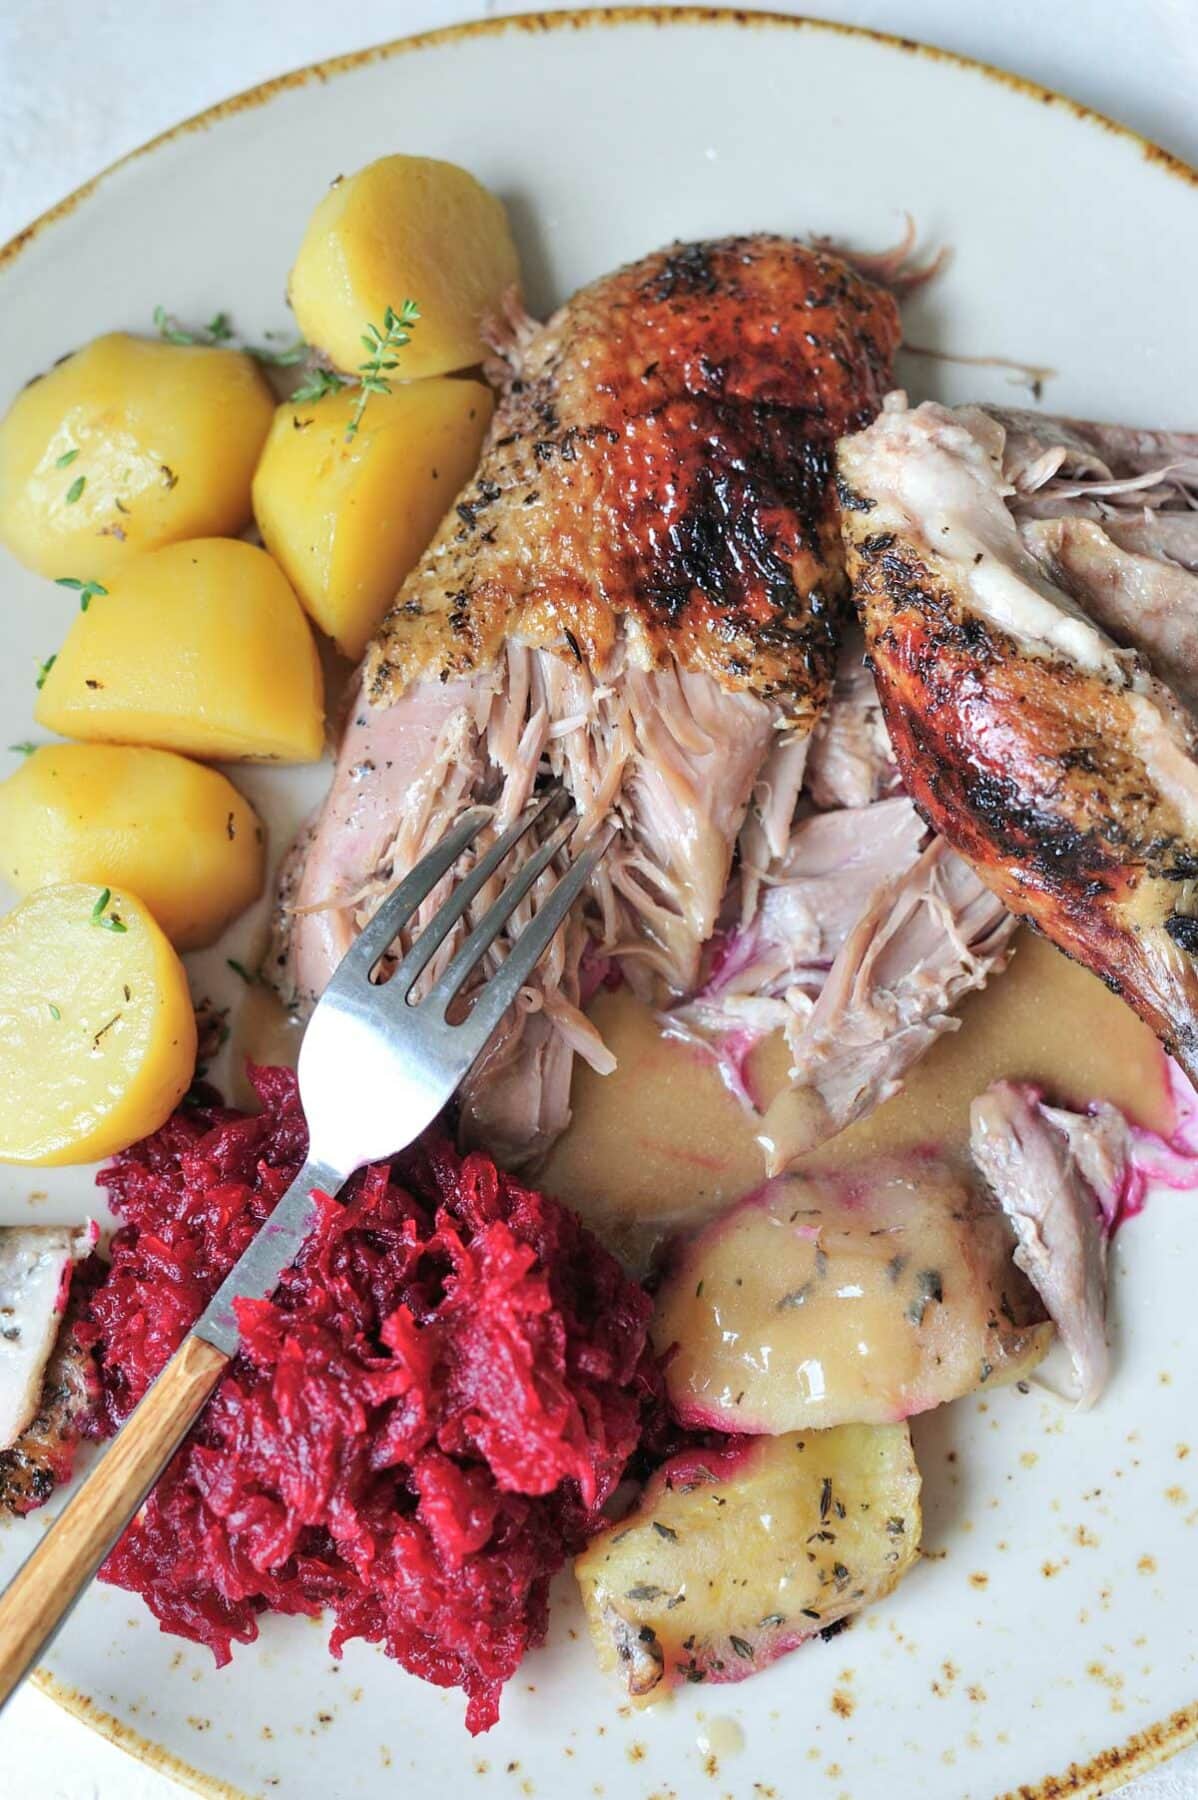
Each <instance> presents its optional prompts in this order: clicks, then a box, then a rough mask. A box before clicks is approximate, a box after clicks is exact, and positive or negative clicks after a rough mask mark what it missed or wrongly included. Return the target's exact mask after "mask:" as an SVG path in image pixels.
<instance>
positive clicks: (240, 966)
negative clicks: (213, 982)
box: [225, 956, 258, 987]
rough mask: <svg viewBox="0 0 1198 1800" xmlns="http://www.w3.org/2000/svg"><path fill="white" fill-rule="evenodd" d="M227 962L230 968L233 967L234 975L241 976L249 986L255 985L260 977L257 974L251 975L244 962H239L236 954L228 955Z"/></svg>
mask: <svg viewBox="0 0 1198 1800" xmlns="http://www.w3.org/2000/svg"><path fill="white" fill-rule="evenodd" d="M225 963H226V966H227V967H228V968H230V969H232V971H233V973H234V975H240V976H241V979H242V980H243V981H244V982H245V985H246V986H247V987H253V985H254V983H255V982H256V981H257V979H258V977H257V975H251V974H250V971H249V970H248V969H247V968H246V966H245V964H244V963H239V962H238V960H237V958H236V957H235V956H226V958H225Z"/></svg>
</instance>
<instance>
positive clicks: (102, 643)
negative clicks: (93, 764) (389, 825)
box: [34, 538, 324, 762]
mask: <svg viewBox="0 0 1198 1800" xmlns="http://www.w3.org/2000/svg"><path fill="white" fill-rule="evenodd" d="M323 708H324V684H323V678H322V676H321V672H320V662H319V659H318V657H317V654H316V645H315V643H314V642H313V638H312V632H311V629H310V627H309V625H308V621H307V619H305V617H304V614H303V610H302V608H301V607H300V604H299V602H298V600H297V599H296V597H295V595H294V593H293V592H292V590H291V586H290V584H289V582H288V580H287V577H286V576H285V575H284V574H283V572H282V570H281V569H280V568H279V567H278V565H277V564H276V563H275V562H274V561H272V559H271V558H270V557H269V556H268V555H267V554H266V552H265V550H258V549H256V548H255V547H254V545H252V544H243V543H238V542H234V541H233V540H231V539H228V538H197V539H195V540H193V541H192V542H189V543H186V544H171V545H168V546H167V547H166V548H165V549H163V550H152V551H150V552H148V553H147V554H146V555H145V556H139V557H136V558H134V559H131V560H130V562H129V563H128V565H127V566H126V567H125V568H123V569H122V570H121V572H120V574H119V575H114V576H112V577H111V578H110V583H109V588H108V592H107V594H106V595H105V596H104V597H103V598H101V599H94V600H93V601H92V602H91V605H90V606H89V607H88V609H87V611H86V612H80V613H78V614H77V615H76V617H75V621H74V623H73V625H72V626H71V629H70V631H69V632H68V634H67V637H66V641H65V643H64V644H63V646H62V648H61V650H60V651H59V652H58V655H57V657H56V658H55V661H54V663H53V666H52V667H51V668H50V670H49V672H48V673H47V675H46V678H45V682H44V685H43V687H42V690H41V693H40V694H39V695H38V698H37V705H36V707H35V709H34V712H35V716H36V718H37V720H38V723H39V724H41V725H44V726H46V727H47V729H48V730H50V731H57V732H61V734H62V735H63V736H64V737H76V738H87V739H91V740H95V741H100V742H107V743H122V744H129V743H133V744H154V745H157V746H158V747H159V748H160V749H164V750H182V751H185V752H188V753H190V754H191V755H193V756H201V757H210V758H213V759H221V760H225V761H232V760H237V759H243V760H250V761H257V762H270V761H273V762H314V761H316V759H317V758H318V757H319V756H320V753H321V749H322V746H323V743H324V723H323Z"/></svg>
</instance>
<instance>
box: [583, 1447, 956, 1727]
mask: <svg viewBox="0 0 1198 1800" xmlns="http://www.w3.org/2000/svg"><path fill="white" fill-rule="evenodd" d="M919 1488H920V1482H919V1470H918V1469H917V1468H916V1466H915V1458H914V1456H913V1455H912V1452H911V1438H910V1435H909V1433H908V1431H907V1427H906V1426H905V1425H842V1426H839V1427H838V1428H837V1429H836V1430H833V1431H808V1432H804V1433H792V1434H788V1435H786V1436H783V1437H774V1438H762V1439H759V1440H758V1441H757V1442H755V1443H751V1444H749V1445H748V1446H742V1447H740V1448H737V1449H732V1450H724V1451H720V1452H706V1451H693V1450H688V1451H684V1452H683V1454H682V1455H680V1456H676V1457H674V1458H672V1459H671V1461H669V1462H667V1463H665V1464H664V1465H663V1466H662V1467H661V1468H660V1469H658V1470H657V1472H656V1474H655V1475H654V1476H653V1478H652V1480H651V1481H650V1482H649V1484H648V1486H647V1487H646V1489H645V1492H644V1494H643V1495H642V1497H641V1500H640V1504H639V1505H638V1506H637V1507H636V1508H635V1510H634V1511H633V1512H632V1513H630V1514H629V1515H628V1517H627V1518H625V1519H621V1520H620V1521H619V1523H618V1524H615V1525H612V1526H609V1527H608V1529H607V1530H605V1531H602V1532H600V1533H599V1535H598V1536H597V1537H595V1538H593V1539H592V1540H591V1542H590V1543H589V1544H588V1545H587V1547H586V1549H585V1550H584V1551H583V1553H582V1555H581V1556H580V1557H579V1558H578V1559H577V1561H576V1562H575V1564H574V1572H575V1575H576V1576H577V1578H578V1585H579V1587H580V1588H581V1590H582V1598H583V1604H584V1605H585V1607H586V1613H587V1623H588V1625H589V1627H590V1631H591V1636H592V1639H593V1640H594V1644H595V1649H596V1651H597V1653H598V1656H599V1661H600V1663H601V1664H602V1665H603V1667H604V1668H605V1669H607V1670H608V1671H610V1672H614V1673H617V1674H618V1675H619V1676H620V1677H621V1679H622V1680H623V1682H624V1684H625V1686H626V1687H627V1690H628V1695H629V1698H630V1699H631V1700H632V1701H633V1703H634V1704H638V1705H644V1704H645V1703H646V1702H648V1701H650V1700H656V1699H658V1698H660V1696H661V1695H662V1693H663V1692H664V1691H665V1690H667V1689H668V1688H670V1687H673V1686H675V1685H676V1684H678V1683H679V1682H682V1681H687V1682H696V1681H708V1682H724V1681H743V1680H744V1679H745V1677H746V1676H747V1675H752V1674H753V1673H754V1672H755V1671H756V1670H757V1669H760V1668H764V1667H765V1665H766V1664H767V1663H771V1662H773V1661H774V1660H775V1659H776V1658H777V1657H779V1656H782V1655H784V1654H785V1652H786V1651H788V1650H793V1649H794V1648H795V1647H796V1646H797V1645H799V1644H801V1643H802V1642H803V1641H804V1639H806V1638H809V1637H812V1636H814V1634H815V1633H816V1632H817V1631H823V1630H824V1629H825V1628H826V1627H827V1626H829V1625H834V1624H835V1623H836V1622H837V1620H839V1619H844V1618H847V1617H848V1615H849V1614H850V1613H854V1612H857V1611H858V1610H859V1609H860V1608H861V1607H862V1606H865V1605H867V1604H868V1603H869V1602H870V1601H871V1600H877V1599H880V1598H881V1597H882V1595H884V1594H888V1593H889V1592H890V1590H891V1589H892V1588H893V1587H894V1586H895V1584H896V1583H897V1582H898V1581H899V1580H901V1578H902V1577H903V1575H905V1574H906V1572H907V1570H908V1569H909V1568H910V1566H911V1564H912V1562H913V1561H914V1560H915V1556H916V1554H917V1552H918V1549H919V1538H920V1532H921V1529H922V1521H921V1517H920V1508H919Z"/></svg>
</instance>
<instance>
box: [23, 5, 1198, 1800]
mask: <svg viewBox="0 0 1198 1800" xmlns="http://www.w3.org/2000/svg"><path fill="white" fill-rule="evenodd" d="M554 3H555V0H544V4H546V5H552V4H554ZM562 3H563V0H556V4H558V5H561V4H562ZM527 4H528V6H529V7H531V6H533V5H535V4H536V0H527ZM756 4H757V5H759V6H764V5H766V4H768V0H756ZM802 5H803V0H794V6H793V7H792V8H790V9H788V8H786V7H783V6H778V7H776V8H775V10H779V11H783V10H799V9H800V8H801V7H802ZM807 7H808V9H809V10H811V11H812V12H818V13H819V14H820V15H821V16H823V17H826V18H834V19H840V20H844V21H846V22H849V23H853V24H861V25H872V26H876V27H878V28H880V29H884V30H888V31H894V32H898V33H900V34H903V35H905V36H909V37H915V38H922V39H924V40H926V41H927V42H929V43H936V44H941V45H943V46H945V47H946V48H948V49H952V50H959V51H962V52H964V53H965V54H967V55H971V56H977V57H981V58H982V59H983V60H985V61H987V62H993V63H998V64H1000V65H1002V66H1004V67H1006V68H1009V69H1014V70H1016V71H1017V72H1018V73H1020V74H1022V75H1028V76H1032V77H1033V78H1035V79H1036V80H1039V81H1043V82H1045V83H1047V84H1048V85H1049V86H1050V87H1055V88H1060V89H1062V90H1063V91H1064V92H1065V93H1068V94H1071V95H1073V96H1074V97H1075V98H1076V99H1078V100H1084V101H1086V102H1088V103H1089V104H1090V105H1091V106H1096V107H1098V108H1099V109H1100V110H1101V111H1103V112H1106V113H1109V114H1111V115H1112V117H1114V118H1117V119H1122V120H1124V121H1125V122H1126V123H1127V124H1129V125H1134V126H1135V127H1136V128H1137V129H1138V130H1140V131H1143V132H1145V133H1146V134H1147V135H1148V136H1149V137H1151V138H1154V139H1155V140H1156V141H1157V142H1158V143H1160V144H1163V145H1165V146H1166V148H1168V149H1170V150H1174V151H1176V152H1177V153H1178V154H1179V155H1181V156H1184V157H1187V158H1188V159H1189V160H1190V161H1191V162H1194V163H1196V164H1198V104H1196V103H1198V0H1138V3H1132V4H1129V3H1128V0H1051V3H1049V4H1046V0H1000V3H999V4H994V3H993V0H845V3H843V4H838V3H836V0H807ZM521 10H525V8H523V7H521V6H519V5H507V4H504V3H503V0H474V3H473V4H471V3H470V0H465V3H464V4H463V3H462V0H338V4H337V5H336V6H330V5H328V3H327V0H248V4H247V0H204V4H203V5H197V4H189V3H188V0H182V3H180V0H84V3H82V4H81V0H0V243H3V242H4V241H5V240H6V239H7V238H9V237H10V236H11V235H12V234H13V233H14V232H15V231H18V230H19V229H20V228H21V227H22V226H23V225H25V224H27V223H28V222H29V220H31V219H32V218H34V217H35V216H36V215H37V214H38V213H40V212H41V211H43V210H44V209H45V208H46V207H47V206H50V205H52V204H53V202H54V201H56V200H58V199H60V198H61V197H62V195H63V194H66V193H68V192H69V191H70V190H71V189H72V188H74V187H76V186H77V185H78V184H79V183H80V182H82V181H85V180H86V179H87V178H88V177H89V176H90V175H93V174H94V173H95V172H96V170H97V169H100V168H102V167H104V165H105V164H107V163H109V162H111V161H112V160H113V159H114V158H115V157H118V156H121V155H123V154H124V152H125V151H127V150H131V149H133V148H134V147H135V146H136V145H138V144H140V143H143V142H144V141H145V139H147V138H149V137H153V136H154V135H155V133H157V132H159V131H162V130H165V129H166V128H167V127H168V126H170V125H173V124H174V123H175V122H176V121H177V120H179V119H182V118H185V117H186V116H187V115H188V114H190V113H194V112H198V111H200V110H201V109H202V108H203V107H205V106H209V105H211V104H212V102H213V101H216V100H221V99H223V98H224V97H225V96H226V95H227V94H231V93H235V92H236V91H237V90H238V89H239V88H244V87H249V86H252V85H253V84H254V83H255V82H258V81H262V80H264V79H266V78H267V77H269V76H272V75H276V74H278V73H280V71H282V70H284V69H287V68H293V67H295V66H297V65H298V64H301V63H307V62H312V61H315V60H318V59H319V58H321V57H326V56H331V55H335V54H337V53H338V52H340V51H347V50H356V49H360V48H362V47H363V46H365V45H368V44H373V43H377V42H380V41H381V40H383V39H386V38H392V37H397V36H400V35H402V34H404V33H405V32H415V31H423V30H426V29H428V28H429V27H431V26H437V25H448V24H451V23H454V22H456V21H457V20H459V19H466V18H470V17H472V16H477V14H478V13H479V12H486V13H492V14H494V13H504V12H518V11H521ZM1099 217H1100V218H1101V214H1100V215H1099ZM1096 229H1107V230H1109V231H1110V232H1111V234H1112V241H1113V242H1116V241H1117V238H1118V229H1119V227H1118V220H1117V219H1113V218H1112V219H1109V220H1107V221H1106V224H1105V226H1104V225H1103V224H1101V223H1099V224H1097V225H1096ZM102 323H103V321H97V329H99V328H100V327H101V326H102ZM182 1791H183V1790H182V1789H180V1788H179V1787H178V1786H177V1785H176V1784H175V1783H174V1782H173V1781H169V1780H167V1779H166V1778H165V1777H163V1776H160V1775H155V1774H152V1773H151V1772H150V1771H149V1770H147V1769H143V1768H142V1767H141V1766H140V1765H139V1764H136V1763H134V1762H132V1761H130V1760H129V1759H128V1758H127V1757H126V1756H125V1755H124V1754H123V1753H122V1752H121V1751H118V1750H116V1749H114V1748H112V1747H111V1746H110V1745H109V1744H107V1743H105V1742H103V1741H102V1740H100V1739H99V1738H97V1737H95V1736H94V1735H93V1734H92V1733H91V1732H89V1731H87V1730H86V1729H85V1728H84V1727H83V1726H82V1725H79V1724H77V1723H76V1722H75V1721H74V1720H73V1719H70V1718H68V1717H67V1716H66V1715H65V1714H63V1713H61V1712H59V1711H58V1709H57V1708H56V1707H54V1706H53V1705H51V1703H50V1702H49V1701H48V1700H46V1699H44V1698H43V1697H42V1696H41V1695H40V1694H37V1693H33V1692H24V1693H21V1694H18V1695H17V1696H16V1698H15V1699H14V1701H13V1702H12V1705H11V1706H10V1708H9V1709H8V1711H7V1712H6V1714H5V1716H4V1718H3V1720H2V1721H0V1800H179V1796H180V1794H181V1793H182ZM329 1800H336V1796H335V1795H330V1797H329ZM1121 1800H1198V1748H1195V1749H1194V1750H1192V1751H1190V1752H1189V1753H1187V1754H1186V1755H1184V1756H1182V1757H1179V1758H1177V1759H1176V1760H1175V1761H1174V1762H1173V1763H1172V1764H1170V1765H1169V1766H1168V1767H1167V1768H1166V1769H1164V1770H1160V1771H1158V1772H1156V1773H1155V1774H1153V1775H1151V1776H1147V1777H1145V1778H1144V1779H1143V1780H1141V1781H1139V1782H1136V1783H1134V1784H1133V1785H1132V1786H1131V1787H1129V1788H1126V1789H1125V1790H1123V1795H1122V1797H1121Z"/></svg>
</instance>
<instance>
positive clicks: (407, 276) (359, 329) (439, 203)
mask: <svg viewBox="0 0 1198 1800" xmlns="http://www.w3.org/2000/svg"><path fill="white" fill-rule="evenodd" d="M519 280H520V264H519V260H518V258H517V256H516V246H515V244H514V243H513V241H512V234H511V228H510V226H509V225H508V220H507V213H506V212H505V211H504V207H503V202H502V201H501V200H497V199H496V197H495V195H494V194H491V193H488V192H487V189H486V188H485V187H483V186H482V185H481V183H480V182H478V181H476V180H475V178H474V176H473V175H471V174H469V173H468V172H467V171H466V170H465V169H459V168H458V167H457V165H456V164H455V163H447V162H438V161H436V160H435V159H434V158H433V157H431V156H383V157H380V158H379V160H378V162H373V163H370V164H368V166H367V167H366V168H364V169H359V171H358V173H357V174H356V175H347V176H345V177H344V178H343V179H342V180H340V181H337V182H335V183H334V185H333V186H332V187H331V188H330V189H329V191H328V193H327V194H326V195H325V197H324V199H323V200H322V201H321V202H320V204H319V206H318V207H317V208H316V211H315V212H314V213H313V214H312V218H311V220H310V222H309V224H308V229H307V232H306V233H305V235H304V241H303V243H302V244H301V245H300V250H299V255H298V256H297V257H296V260H295V267H294V269H293V270H292V271H291V281H290V284H289V289H288V292H289V295H290V299H291V304H292V307H293V308H294V311H295V316H296V318H297V319H298V320H299V326H300V330H301V331H302V332H303V334H304V336H305V337H306V338H307V340H308V342H309V343H310V344H317V345H319V347H320V348H321V349H322V350H324V351H326V352H327V354H328V355H329V356H330V357H331V358H332V360H333V362H334V363H335V364H336V365H337V367H338V368H339V369H347V370H353V369H356V368H357V367H358V366H359V364H360V363H361V362H362V360H363V358H364V356H365V354H366V352H365V350H364V349H363V347H362V334H363V332H364V331H365V329H366V326H367V325H368V324H373V325H376V326H378V328H379V329H380V330H381V329H382V325H383V315H384V313H385V312H386V309H387V308H388V306H391V307H394V308H395V309H396V311H398V310H399V308H400V306H401V305H402V304H403V302H404V301H405V300H414V301H415V302H416V304H417V306H418V307H419V308H420V318H419V321H418V323H417V324H416V325H415V326H414V327H413V328H412V341H411V343H410V344H409V345H408V346H407V347H406V348H405V349H403V350H401V351H400V352H399V358H400V367H399V370H398V371H397V373H398V374H399V376H400V378H401V379H402V380H404V381H414V380H415V379H416V377H417V376H420V375H446V374H448V373H449V372H450V370H452V369H467V368H469V367H470V366H471V365H472V364H473V363H477V362H481V360H482V358H483V356H484V355H485V347H484V345H483V341H482V338H481V337H480V335H479V325H480V322H481V321H482V319H483V318H485V317H486V316H487V315H488V314H493V313H496V312H498V311H499V309H500V307H501V306H502V304H503V299H504V296H505V294H507V293H508V291H509V290H510V289H512V288H514V287H517V286H518V284H519Z"/></svg>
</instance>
